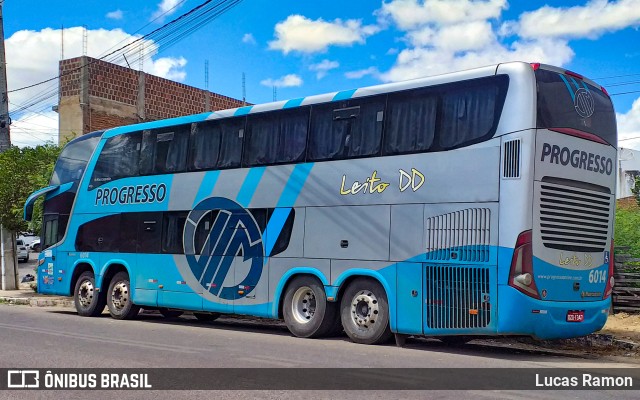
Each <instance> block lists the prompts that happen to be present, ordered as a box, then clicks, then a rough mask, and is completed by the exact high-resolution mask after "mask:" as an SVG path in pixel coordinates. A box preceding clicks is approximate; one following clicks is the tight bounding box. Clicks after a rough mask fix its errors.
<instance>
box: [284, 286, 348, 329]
mask: <svg viewBox="0 0 640 400" xmlns="http://www.w3.org/2000/svg"><path fill="white" fill-rule="evenodd" d="M336 305H337V304H335V303H330V302H328V301H327V296H326V294H325V292H324V286H323V285H322V283H321V282H320V281H319V280H318V279H317V278H315V277H311V276H299V277H296V278H294V279H293V280H292V281H291V282H290V283H289V285H288V286H287V291H286V292H285V296H284V303H283V310H282V314H283V315H284V322H285V323H286V324H287V328H289V331H290V332H291V333H293V334H294V335H295V336H297V337H304V338H316V337H322V336H326V335H328V334H329V333H331V331H332V329H333V328H334V326H335V323H336V319H337V318H338V315H337V307H336Z"/></svg>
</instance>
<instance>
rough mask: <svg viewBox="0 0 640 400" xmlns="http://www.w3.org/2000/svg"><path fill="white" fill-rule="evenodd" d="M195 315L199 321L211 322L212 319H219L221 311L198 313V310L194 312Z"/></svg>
mask: <svg viewBox="0 0 640 400" xmlns="http://www.w3.org/2000/svg"><path fill="white" fill-rule="evenodd" d="M193 316H194V317H196V319H197V320H198V321H201V322H211V321H215V320H216V319H218V317H220V313H197V312H194V313H193Z"/></svg>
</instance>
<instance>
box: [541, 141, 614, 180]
mask: <svg viewBox="0 0 640 400" xmlns="http://www.w3.org/2000/svg"><path fill="white" fill-rule="evenodd" d="M547 157H548V160H547V162H549V163H551V164H562V165H564V166H567V165H571V166H572V167H573V168H578V169H586V170H587V171H593V172H598V173H600V174H607V175H611V173H612V172H613V160H612V159H611V158H610V157H605V156H602V155H599V154H593V153H587V152H586V151H582V150H571V149H569V148H568V147H560V146H558V145H555V144H554V145H551V144H549V143H545V144H544V145H543V146H542V158H541V159H540V161H545V159H546V158H547Z"/></svg>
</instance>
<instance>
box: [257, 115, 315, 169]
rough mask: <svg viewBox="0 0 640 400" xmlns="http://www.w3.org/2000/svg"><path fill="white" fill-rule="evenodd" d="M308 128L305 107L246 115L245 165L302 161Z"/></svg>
mask: <svg viewBox="0 0 640 400" xmlns="http://www.w3.org/2000/svg"><path fill="white" fill-rule="evenodd" d="M308 125H309V109H308V108H306V107H304V108H302V109H297V110H295V111H281V112H270V113H264V114H256V115H253V116H249V117H248V118H247V134H248V141H247V148H246V153H245V165H248V166H254V165H268V164H279V163H285V162H297V161H302V160H303V158H304V153H305V146H306V141H307V128H308Z"/></svg>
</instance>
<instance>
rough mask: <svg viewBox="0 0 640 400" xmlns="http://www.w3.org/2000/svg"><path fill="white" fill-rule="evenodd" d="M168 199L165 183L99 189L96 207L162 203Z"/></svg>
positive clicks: (97, 190)
mask: <svg viewBox="0 0 640 400" xmlns="http://www.w3.org/2000/svg"><path fill="white" fill-rule="evenodd" d="M166 197H167V186H166V185H165V184H164V183H161V184H156V183H152V184H147V185H135V186H123V187H120V188H98V189H96V203H95V205H96V206H98V205H102V206H104V205H108V206H112V205H115V204H142V203H155V202H158V203H161V202H162V201H163V200H164V199H165V198H166Z"/></svg>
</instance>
